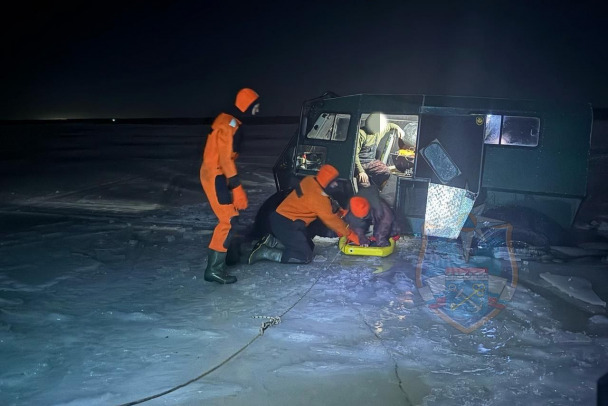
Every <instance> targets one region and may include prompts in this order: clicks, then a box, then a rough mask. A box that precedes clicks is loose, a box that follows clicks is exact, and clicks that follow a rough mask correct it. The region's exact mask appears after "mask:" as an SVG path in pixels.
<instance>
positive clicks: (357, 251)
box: [338, 237, 395, 257]
mask: <svg viewBox="0 0 608 406" xmlns="http://www.w3.org/2000/svg"><path fill="white" fill-rule="evenodd" d="M388 240H389V242H390V245H389V246H388V247H360V246H358V245H350V244H347V243H346V237H340V240H338V247H339V248H340V251H342V252H343V253H344V254H346V255H364V256H372V257H386V256H389V255H391V254H392V253H393V251H394V250H395V240H394V239H393V238H389V239H388Z"/></svg>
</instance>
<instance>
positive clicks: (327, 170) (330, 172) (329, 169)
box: [317, 164, 340, 189]
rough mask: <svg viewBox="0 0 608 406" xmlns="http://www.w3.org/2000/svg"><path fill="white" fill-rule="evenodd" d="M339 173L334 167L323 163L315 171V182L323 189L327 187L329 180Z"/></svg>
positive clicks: (332, 179) (331, 180)
mask: <svg viewBox="0 0 608 406" xmlns="http://www.w3.org/2000/svg"><path fill="white" fill-rule="evenodd" d="M339 174H340V173H339V172H338V170H337V169H336V168H334V167H333V166H331V165H329V164H325V165H323V166H322V167H321V169H319V172H317V182H319V185H321V187H322V188H323V189H325V188H326V187H327V185H329V184H330V183H331V182H333V181H334V180H335V179H336V178H337V177H338V175H339Z"/></svg>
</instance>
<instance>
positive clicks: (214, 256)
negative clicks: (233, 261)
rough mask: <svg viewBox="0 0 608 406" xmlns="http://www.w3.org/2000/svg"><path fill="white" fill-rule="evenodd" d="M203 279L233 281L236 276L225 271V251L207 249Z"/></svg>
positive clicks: (218, 281) (208, 280) (219, 281)
mask: <svg viewBox="0 0 608 406" xmlns="http://www.w3.org/2000/svg"><path fill="white" fill-rule="evenodd" d="M205 280H206V281H207V282H217V283H226V284H227V283H234V282H236V276H232V275H229V274H228V272H226V253H225V252H218V251H214V250H212V249H210V250H209V255H208V257H207V268H205Z"/></svg>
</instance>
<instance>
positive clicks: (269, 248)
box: [248, 165, 359, 264]
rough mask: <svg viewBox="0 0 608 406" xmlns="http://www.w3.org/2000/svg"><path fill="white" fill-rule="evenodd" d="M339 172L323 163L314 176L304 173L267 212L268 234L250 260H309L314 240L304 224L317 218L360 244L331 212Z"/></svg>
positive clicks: (292, 261) (251, 262)
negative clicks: (296, 185) (296, 184)
mask: <svg viewBox="0 0 608 406" xmlns="http://www.w3.org/2000/svg"><path fill="white" fill-rule="evenodd" d="M338 175H339V173H338V170H337V169H336V168H334V167H333V166H331V165H323V166H322V167H321V168H320V169H319V172H318V173H317V175H316V176H313V175H309V176H306V177H305V178H304V179H302V181H301V182H300V183H299V185H298V187H296V189H295V190H293V191H292V192H291V193H290V194H289V195H288V196H287V197H286V198H285V200H283V202H281V204H279V206H278V207H277V208H276V210H274V211H273V212H272V213H270V229H271V234H268V235H266V236H264V237H263V238H262V239H261V240H260V241H259V242H258V243H257V244H256V245H255V247H254V248H253V250H252V251H251V254H250V255H249V261H248V262H249V264H253V263H254V262H257V261H260V260H268V261H274V262H281V263H284V264H285V263H291V264H308V263H310V262H311V261H312V258H313V255H312V254H313V250H314V246H315V245H314V243H313V241H312V239H311V238H310V236H309V235H308V233H307V227H308V226H309V225H310V224H311V223H312V222H313V221H314V220H316V219H320V220H321V221H322V222H323V224H325V225H326V226H327V227H329V228H330V229H331V230H333V231H334V232H336V234H338V235H339V236H347V238H348V240H349V241H352V242H354V243H355V244H357V245H358V244H359V238H358V237H357V234H356V233H354V232H353V231H352V230H350V229H349V227H348V225H347V224H346V223H345V222H344V221H343V220H342V219H341V218H340V216H339V215H338V214H336V213H334V212H333V209H332V205H331V200H330V197H329V192H330V190H331V189H332V188H335V187H337V185H338V184H337V182H336V178H337V177H338Z"/></svg>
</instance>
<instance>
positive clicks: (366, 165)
mask: <svg viewBox="0 0 608 406" xmlns="http://www.w3.org/2000/svg"><path fill="white" fill-rule="evenodd" d="M391 130H396V131H397V132H398V134H399V139H401V138H403V137H404V135H405V132H404V131H403V130H402V129H401V127H399V126H398V125H397V124H394V123H389V122H388V119H387V118H386V116H385V115H384V114H382V113H371V114H370V115H369V116H367V118H366V119H365V126H364V127H363V128H361V129H359V136H358V138H357V146H356V148H355V166H356V167H357V180H358V182H359V185H361V186H363V187H368V186H370V185H375V186H376V187H377V188H379V189H382V187H383V186H384V184H385V183H386V181H387V180H388V178H389V177H390V176H391V173H390V170H389V169H388V166H387V165H386V164H385V163H384V162H382V161H380V160H378V159H376V151H377V149H378V144H379V143H380V141H381V140H382V138H383V137H384V136H385V135H386V134H387V133H388V132H389V131H391Z"/></svg>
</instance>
